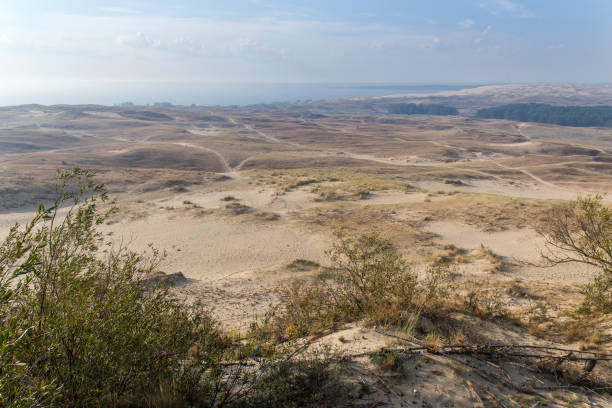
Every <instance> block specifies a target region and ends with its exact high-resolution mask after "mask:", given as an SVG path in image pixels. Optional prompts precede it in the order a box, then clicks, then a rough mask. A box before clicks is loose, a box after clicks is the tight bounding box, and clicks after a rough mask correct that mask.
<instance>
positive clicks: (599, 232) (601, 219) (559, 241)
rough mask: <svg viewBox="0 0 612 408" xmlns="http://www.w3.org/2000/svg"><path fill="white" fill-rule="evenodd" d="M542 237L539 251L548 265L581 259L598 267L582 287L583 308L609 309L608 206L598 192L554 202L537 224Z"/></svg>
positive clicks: (611, 254) (611, 216)
mask: <svg viewBox="0 0 612 408" xmlns="http://www.w3.org/2000/svg"><path fill="white" fill-rule="evenodd" d="M539 231H540V233H541V234H542V235H544V237H545V238H546V249H545V251H544V252H543V253H542V256H543V257H544V259H545V261H546V262H547V263H548V264H549V265H557V264H561V263H569V262H573V263H583V264H587V265H591V266H593V267H595V268H597V270H598V274H597V276H596V277H595V279H594V280H593V282H592V283H590V284H589V285H587V286H586V287H585V290H584V294H585V301H584V303H583V310H591V309H595V310H598V311H600V312H603V313H611V312H612V210H611V209H610V208H607V207H605V206H604V205H603V204H602V197H601V196H590V197H584V198H579V199H578V200H576V201H572V202H571V203H569V204H567V205H562V206H557V207H555V208H554V209H553V210H551V212H550V213H549V216H548V218H547V220H546V222H545V223H544V224H543V225H542V226H541V227H540V229H539Z"/></svg>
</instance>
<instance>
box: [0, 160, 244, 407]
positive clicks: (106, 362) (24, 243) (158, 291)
mask: <svg viewBox="0 0 612 408" xmlns="http://www.w3.org/2000/svg"><path fill="white" fill-rule="evenodd" d="M91 176H92V174H91V173H88V172H85V171H82V170H78V169H75V170H74V171H71V172H65V173H60V174H59V177H58V180H59V184H58V188H57V193H58V197H59V198H58V199H57V200H56V201H55V202H54V204H53V205H52V206H51V207H50V208H45V207H44V206H43V205H41V206H40V208H39V209H38V212H37V214H36V215H35V217H34V219H33V220H32V221H31V222H30V223H28V224H27V225H25V226H23V227H20V226H19V225H16V226H14V227H13V228H12V229H11V231H10V233H9V235H8V237H7V238H6V240H5V241H4V243H3V244H2V245H1V246H0V296H1V297H0V300H1V302H2V303H1V306H0V307H1V309H2V321H1V325H2V326H0V333H1V337H0V342H1V345H2V347H1V348H0V369H1V371H0V402H1V403H2V406H7V407H21V406H34V405H38V406H45V405H53V406H66V407H78V406H88V407H89V406H108V405H112V406H120V405H130V406H142V405H143V404H144V403H145V400H146V397H147V396H149V395H152V394H155V393H156V392H157V391H156V390H159V388H160V386H161V385H162V384H171V386H172V388H173V389H175V390H177V393H180V394H181V395H184V396H185V398H186V400H188V401H196V400H207V399H209V398H210V396H211V395H212V392H211V390H212V389H214V388H215V387H217V388H218V385H219V384H221V382H222V381H221V379H222V377H223V376H224V373H223V372H222V370H220V369H219V367H220V366H219V362H220V361H221V360H222V359H224V358H225V357H226V355H229V354H231V353H234V350H233V348H232V347H229V345H230V344H229V341H228V340H227V338H225V337H224V336H223V335H222V333H221V332H220V330H219V328H218V326H217V323H216V322H215V321H214V320H213V318H212V316H211V315H210V313H209V312H208V311H207V310H206V309H204V308H202V307H200V306H197V305H194V306H187V305H185V304H183V303H180V302H179V301H177V300H176V299H174V298H173V297H172V296H170V294H169V293H168V289H167V288H166V287H164V286H159V285H158V286H151V285H143V283H142V279H143V278H144V277H146V276H148V275H150V274H151V273H152V272H153V271H154V270H155V268H156V266H157V264H158V260H159V258H160V254H159V253H158V252H156V251H153V255H152V256H150V257H147V256H144V255H142V254H137V253H134V252H131V251H128V250H126V249H125V248H121V247H120V248H113V247H112V246H111V244H110V242H109V239H108V238H107V237H105V236H104V235H102V234H101V233H100V232H99V231H98V230H97V227H98V226H99V225H100V224H102V223H103V222H104V220H105V218H106V216H107V215H108V214H109V213H110V212H112V211H113V205H112V203H108V202H107V196H106V193H105V191H104V189H103V187H102V186H100V185H94V184H93V183H92V181H91ZM108 204H110V205H108ZM66 205H67V206H66ZM102 205H106V206H107V208H109V209H110V210H108V211H106V212H103V211H101V206H102ZM194 345H198V347H197V352H192V353H191V354H190V353H189V352H190V350H191V351H193V347H194ZM178 391H180V392H178Z"/></svg>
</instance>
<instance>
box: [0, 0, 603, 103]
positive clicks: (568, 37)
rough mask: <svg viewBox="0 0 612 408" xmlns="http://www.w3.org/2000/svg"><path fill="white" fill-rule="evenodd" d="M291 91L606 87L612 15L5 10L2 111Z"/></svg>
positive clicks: (506, 6)
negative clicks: (142, 93) (104, 99)
mask: <svg viewBox="0 0 612 408" xmlns="http://www.w3.org/2000/svg"><path fill="white" fill-rule="evenodd" d="M285 82H287V83H313V82H355V83H360V82H366V83H374V82H384V83H444V84H449V83H470V84H474V83H535V82H538V83H539V82H547V83H550V82H573V83H610V82H612V1H610V0H580V1H577V0H520V1H519V0H311V1H306V0H304V1H298V0H231V1H230V0H227V1H225V0H183V1H180V0H175V1H168V0H72V1H71V0H53V1H50V0H37V1H35V0H0V104H6V103H9V102H11V101H16V100H19V101H20V102H24V101H23V99H24V98H32V99H33V101H34V100H36V99H37V98H38V99H40V95H43V94H48V95H52V94H53V95H61V94H62V93H66V94H70V92H73V93H74V92H82V93H83V92H86V93H87V94H88V95H95V94H96V92H99V93H104V92H105V93H107V94H109V93H112V92H115V91H121V90H122V89H131V88H133V89H148V88H150V89H157V88H156V87H159V86H160V84H176V86H177V87H189V86H190V84H201V83H229V84H235V83H285ZM130 87H131V88H130ZM60 99H61V98H60ZM68 99H69V98H68ZM58 102H60V101H58Z"/></svg>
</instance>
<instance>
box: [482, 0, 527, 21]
mask: <svg viewBox="0 0 612 408" xmlns="http://www.w3.org/2000/svg"><path fill="white" fill-rule="evenodd" d="M480 7H482V8H484V9H487V10H488V11H489V13H491V14H492V15H494V16H497V15H501V14H508V15H510V16H513V17H518V18H532V17H535V13H534V12H533V11H531V10H530V9H528V8H527V7H525V6H524V5H523V4H521V3H518V2H515V1H511V0H495V1H490V2H487V3H481V4H480Z"/></svg>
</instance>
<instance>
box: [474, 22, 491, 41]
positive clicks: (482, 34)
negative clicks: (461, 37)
mask: <svg viewBox="0 0 612 408" xmlns="http://www.w3.org/2000/svg"><path fill="white" fill-rule="evenodd" d="M492 29H493V26H492V25H488V26H487V28H485V29H484V30H482V33H480V36H479V37H476V38H475V39H474V44H480V43H481V42H482V40H483V39H484V37H486V36H487V35H488V34H489V33H490V32H491V30H492Z"/></svg>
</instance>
